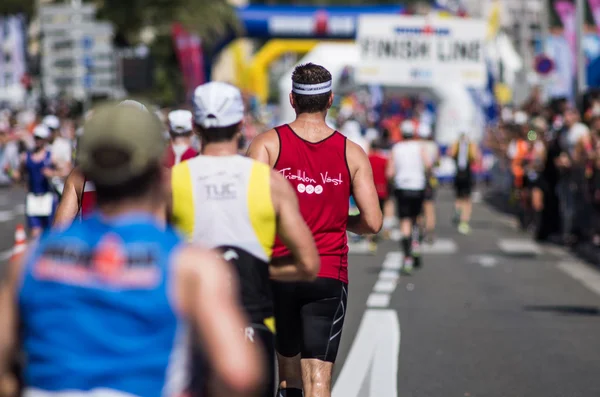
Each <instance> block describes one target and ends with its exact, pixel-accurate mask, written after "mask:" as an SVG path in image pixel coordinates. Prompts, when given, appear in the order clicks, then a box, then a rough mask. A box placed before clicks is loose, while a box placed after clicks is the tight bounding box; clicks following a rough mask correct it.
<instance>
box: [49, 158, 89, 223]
mask: <svg viewBox="0 0 600 397" xmlns="http://www.w3.org/2000/svg"><path fill="white" fill-rule="evenodd" d="M84 182H85V180H84V177H83V175H82V174H81V172H80V171H79V169H78V168H74V169H73V171H71V173H70V174H69V176H68V177H67V180H66V181H65V188H64V190H63V194H62V197H61V199H60V203H59V204H58V208H57V209H56V215H55V216H54V223H53V224H52V227H54V228H60V227H66V226H69V225H70V224H71V223H72V222H73V220H74V219H75V217H76V216H77V212H79V207H80V205H79V203H81V196H82V195H83V185H84Z"/></svg>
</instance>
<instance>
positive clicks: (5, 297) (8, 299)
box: [0, 259, 23, 395]
mask: <svg viewBox="0 0 600 397" xmlns="http://www.w3.org/2000/svg"><path fill="white" fill-rule="evenodd" d="M22 267H23V261H22V259H18V260H16V261H10V262H9V263H8V272H7V274H6V275H3V277H2V278H1V279H0V313H2V321H0V383H2V384H4V385H5V384H6V382H9V378H10V376H11V374H10V370H11V365H12V363H13V360H14V359H15V354H16V352H17V333H18V324H19V320H18V309H17V301H16V299H17V285H18V282H19V278H20V274H21V269H22ZM0 395H1V394H0Z"/></svg>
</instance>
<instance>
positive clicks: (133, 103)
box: [119, 99, 148, 112]
mask: <svg viewBox="0 0 600 397" xmlns="http://www.w3.org/2000/svg"><path fill="white" fill-rule="evenodd" d="M119 106H135V107H136V108H138V109H141V110H145V111H146V112H147V111H148V108H146V106H144V105H143V104H141V103H139V102H138V101H134V100H132V99H126V100H124V101H123V102H121V103H119Z"/></svg>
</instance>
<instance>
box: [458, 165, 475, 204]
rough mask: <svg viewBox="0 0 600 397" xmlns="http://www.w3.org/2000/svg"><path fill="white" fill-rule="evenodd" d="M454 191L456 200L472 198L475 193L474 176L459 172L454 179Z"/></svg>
mask: <svg viewBox="0 0 600 397" xmlns="http://www.w3.org/2000/svg"><path fill="white" fill-rule="evenodd" d="M454 190H455V191H456V198H458V199H466V198H469V197H471V192H472V191H473V176H472V175H471V173H470V172H465V171H458V172H457V173H456V176H455V177H454Z"/></svg>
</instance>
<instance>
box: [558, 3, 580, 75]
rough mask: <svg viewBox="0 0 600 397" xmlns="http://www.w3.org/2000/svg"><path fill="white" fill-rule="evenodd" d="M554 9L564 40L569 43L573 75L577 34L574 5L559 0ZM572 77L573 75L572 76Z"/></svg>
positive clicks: (575, 61) (575, 63)
mask: <svg viewBox="0 0 600 397" xmlns="http://www.w3.org/2000/svg"><path fill="white" fill-rule="evenodd" d="M554 9H555V10H556V13H557V14H558V17H559V18H560V22H561V23H562V24H563V27H564V35H565V39H567V43H569V50H570V52H571V61H572V62H573V73H575V70H576V66H577V46H576V45H577V32H576V20H575V19H576V16H575V4H573V3H572V2H570V1H568V0H561V1H557V2H555V3H554ZM573 75H574V74H573Z"/></svg>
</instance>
